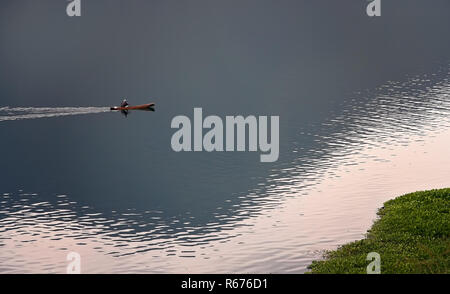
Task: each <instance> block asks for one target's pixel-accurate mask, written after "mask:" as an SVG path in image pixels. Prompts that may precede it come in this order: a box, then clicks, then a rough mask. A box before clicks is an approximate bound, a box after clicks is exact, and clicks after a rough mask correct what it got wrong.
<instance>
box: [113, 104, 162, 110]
mask: <svg viewBox="0 0 450 294" xmlns="http://www.w3.org/2000/svg"><path fill="white" fill-rule="evenodd" d="M154 106H155V103H148V104H142V105H136V106H128V105H127V106H123V107H122V106H112V107H111V110H120V111H128V110H152V108H153V107H154Z"/></svg>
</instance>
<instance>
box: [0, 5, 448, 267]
mask: <svg viewBox="0 0 450 294" xmlns="http://www.w3.org/2000/svg"><path fill="white" fill-rule="evenodd" d="M334 2H335V1H334ZM343 2H344V3H345V5H341V4H337V3H333V1H316V2H315V4H311V1H280V2H277V3H275V2H271V1H250V0H246V1H200V0H195V1H190V3H189V4H188V3H180V2H179V1H133V2H130V4H128V5H125V4H123V3H121V2H120V1H95V3H90V2H89V3H86V4H85V6H84V9H85V10H84V11H85V14H84V15H83V16H82V17H80V18H79V19H69V18H67V16H66V15H65V4H66V3H63V2H61V3H60V4H55V3H54V2H52V1H46V2H45V1H44V2H40V4H36V2H35V1H5V2H4V3H2V4H1V5H2V6H3V7H2V9H0V64H1V65H2V66H1V67H0V99H1V100H0V138H1V145H0V151H1V154H2V159H1V170H2V171H1V177H0V273H65V272H66V266H67V264H68V262H67V261H66V256H67V254H68V253H69V252H72V251H74V252H78V253H79V254H80V255H81V261H82V272H84V273H228V272H233V273H302V272H304V271H305V270H306V267H307V266H308V265H309V264H310V263H311V261H312V260H314V259H317V258H320V257H321V255H322V252H323V250H326V249H334V248H336V247H337V246H338V245H341V244H344V243H346V242H349V241H352V240H356V239H360V238H363V237H364V233H365V232H366V230H367V229H368V228H369V227H370V225H371V224H372V222H373V220H375V218H376V211H377V209H378V208H379V207H381V206H382V204H383V202H385V201H386V200H388V199H392V198H394V197H396V196H399V195H401V194H404V193H408V192H413V191H416V190H424V189H432V188H442V187H448V186H450V181H449V179H450V177H449V175H450V156H449V153H448V150H449V149H448V146H449V145H450V55H449V52H450V40H449V38H448V28H449V27H450V19H448V17H447V16H446V11H448V8H450V6H449V3H448V1H439V0H436V3H435V5H434V6H433V7H430V6H429V5H427V4H426V1H398V3H396V4H391V3H386V4H385V5H384V8H383V9H384V10H383V11H385V15H383V17H382V18H381V19H378V20H375V19H369V18H368V17H367V15H365V7H364V5H365V3H363V4H364V5H361V4H360V3H359V4H358V3H356V1H343ZM405 3H408V5H407V8H405ZM55 5H56V7H55ZM3 8H4V9H3ZM231 19H232V20H233V21H230V20H231ZM55 24H57V25H55ZM123 97H127V98H128V100H129V101H130V103H131V104H141V103H148V102H155V103H156V111H155V112H141V113H139V112H136V113H131V114H130V115H129V116H128V117H126V118H125V117H123V116H121V115H120V114H118V113H113V112H110V111H109V107H108V106H110V105H116V104H118V103H120V101H121V99H122V98H123ZM194 107H202V108H203V113H204V116H207V115H219V116H221V117H224V116H225V115H239V114H241V115H279V117H280V158H279V160H278V161H277V162H274V163H261V162H260V160H259V153H257V152H213V153H207V152H195V153H194V152H181V153H176V152H174V151H172V149H171V145H170V139H171V136H172V134H173V133H174V130H173V129H171V128H170V122H171V119H172V118H173V117H174V116H176V115H187V116H189V117H191V118H192V117H193V109H194Z"/></svg>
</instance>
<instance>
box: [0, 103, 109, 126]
mask: <svg viewBox="0 0 450 294" xmlns="http://www.w3.org/2000/svg"><path fill="white" fill-rule="evenodd" d="M103 112H109V108H108V107H12V108H10V107H8V106H6V107H0V122H2V121H11V120H23V119H37V118H47V117H57V116H67V115H79V114H93V113H103Z"/></svg>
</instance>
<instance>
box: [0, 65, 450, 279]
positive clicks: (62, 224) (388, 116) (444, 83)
mask: <svg viewBox="0 0 450 294" xmlns="http://www.w3.org/2000/svg"><path fill="white" fill-rule="evenodd" d="M449 95H450V72H449V68H448V67H444V68H442V69H441V70H440V71H439V72H436V73H433V74H429V75H421V76H417V77H409V78H407V79H406V80H405V81H402V82H395V81H392V82H388V83H386V84H384V85H382V86H380V87H378V88H376V89H370V90H367V91H363V92H357V93H352V94H350V95H349V96H348V97H347V98H345V99H343V100H341V101H343V102H342V103H343V105H341V106H342V107H340V108H339V109H341V110H339V111H335V112H330V113H329V115H328V117H327V118H326V119H325V120H324V121H323V122H322V123H320V124H318V125H312V124H310V125H296V124H293V125H291V126H290V127H291V128H294V129H295V130H296V131H295V133H296V134H297V135H296V138H295V141H294V142H290V145H289V146H290V147H289V150H284V151H283V152H287V153H288V155H287V156H285V157H284V158H285V160H284V161H281V162H280V164H279V166H277V167H276V168H274V169H273V170H271V171H270V173H269V176H268V177H266V178H265V179H262V180H261V181H260V182H259V183H258V184H257V185H256V186H255V187H254V188H251V189H250V190H248V191H244V192H242V193H240V194H239V195H238V196H237V197H238V199H239V201H238V202H235V203H232V204H231V205H227V202H229V200H225V201H224V202H223V205H218V206H217V207H216V210H215V211H214V212H212V214H213V216H212V217H211V218H210V220H209V221H208V222H207V223H201V222H200V223H199V222H196V217H195V216H193V215H191V214H190V213H189V211H188V210H187V211H186V212H185V213H180V214H170V213H167V212H166V211H164V207H162V208H161V209H159V208H158V209H157V210H144V211H142V210H141V208H140V207H136V208H133V209H128V210H127V211H120V212H119V211H115V210H112V211H105V210H97V209H96V208H95V207H92V206H84V205H82V204H80V203H78V201H77V200H76V199H74V198H73V197H72V196H71V195H70V194H67V195H65V194H64V195H63V194H60V195H58V194H55V195H54V196H52V197H41V195H39V194H37V193H35V192H34V191H26V187H24V188H23V189H24V190H23V191H22V190H17V191H2V194H1V195H0V204H1V205H0V248H1V249H0V272H2V273H22V272H28V273H31V272H55V273H64V272H65V268H66V265H67V262H66V255H67V253H68V252H70V251H76V252H79V253H80V254H81V257H82V271H83V272H86V273H105V272H106V273H114V272H117V273H121V272H122V273H123V272H127V273H159V272H164V273H167V272H168V273H196V272H209V273H221V272H240V273H242V272H244V273H247V272H250V273H253V272H258V273H269V272H270V273H299V272H304V271H305V270H306V267H307V265H308V264H309V263H310V262H311V260H313V259H316V258H319V257H320V256H321V252H322V250H324V249H332V248H335V247H336V246H338V245H340V244H343V243H345V242H348V241H351V240H355V239H359V238H361V237H363V235H364V233H365V231H366V230H367V229H368V228H369V227H370V225H371V223H372V221H373V220H374V218H375V212H376V210H377V209H378V208H379V207H380V206H381V204H382V203H383V202H384V201H386V200H388V199H391V198H393V197H395V196H398V195H400V194H402V193H407V192H411V191H415V190H420V189H430V188H440V187H445V186H449V185H450V182H449V177H448V175H449V174H450V156H448V146H450V116H449V115H450V96H449ZM103 111H105V109H103V108H96V107H94V108H90V107H89V108H40V109H39V108H20V109H19V108H1V109H0V112H1V115H0V121H5V120H17V119H26V118H42V117H50V116H60V115H71V114H81V113H95V112H103ZM304 142H312V144H309V145H305V144H304ZM237 192H239V191H236V193H237Z"/></svg>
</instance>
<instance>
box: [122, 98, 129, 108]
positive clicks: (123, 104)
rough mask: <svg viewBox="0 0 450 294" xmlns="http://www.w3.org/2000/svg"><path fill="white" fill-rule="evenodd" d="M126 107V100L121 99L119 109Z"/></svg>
mask: <svg viewBox="0 0 450 294" xmlns="http://www.w3.org/2000/svg"><path fill="white" fill-rule="evenodd" d="M127 106H128V101H127V99H123V101H122V103H121V104H120V107H127Z"/></svg>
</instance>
